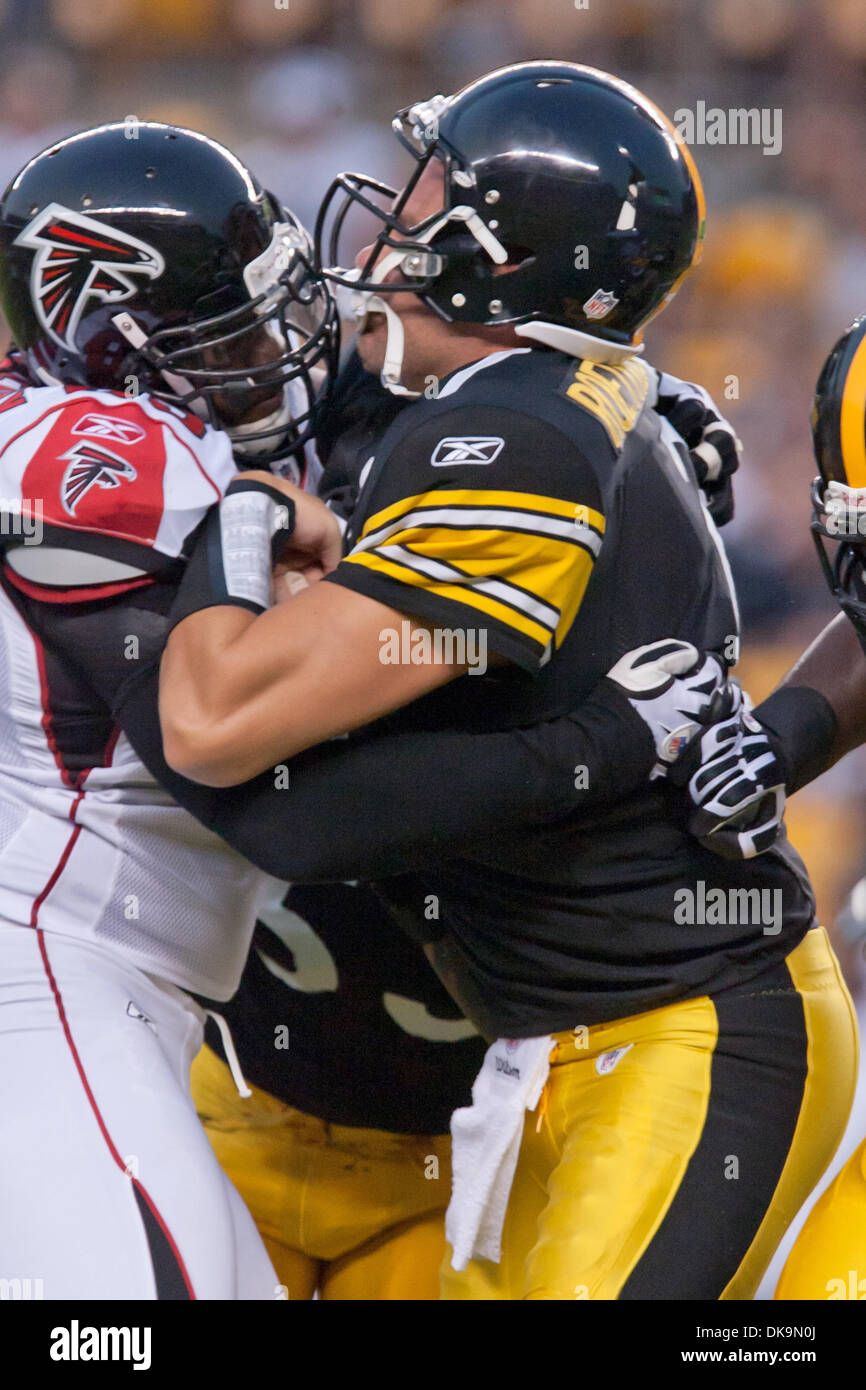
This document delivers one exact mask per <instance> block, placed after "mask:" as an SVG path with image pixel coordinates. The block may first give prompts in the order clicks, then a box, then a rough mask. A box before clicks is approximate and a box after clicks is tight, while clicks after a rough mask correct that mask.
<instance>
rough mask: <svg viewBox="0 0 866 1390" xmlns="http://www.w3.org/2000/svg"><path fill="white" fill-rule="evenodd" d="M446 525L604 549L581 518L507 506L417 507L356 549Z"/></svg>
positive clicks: (592, 548)
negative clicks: (400, 534)
mask: <svg viewBox="0 0 866 1390" xmlns="http://www.w3.org/2000/svg"><path fill="white" fill-rule="evenodd" d="M415 526H421V527H434V526H447V527H450V528H452V529H462V530H470V531H474V530H482V531H491V530H501V531H528V532H531V533H532V534H535V535H546V536H553V537H555V538H556V539H557V540H562V541H568V542H569V543H570V544H572V545H580V546H583V547H584V548H585V549H586V550H589V551H591V553H592V555H593V556H596V555H597V554H598V552H599V550H600V549H601V536H600V535H599V534H598V532H597V531H595V530H593V528H592V527H591V526H588V525H587V524H586V523H585V522H582V521H569V520H568V518H567V517H561V516H560V517H555V516H549V515H545V514H544V513H541V512H528V511H527V512H523V511H512V510H511V509H510V508H505V507H460V506H453V507H418V508H416V509H415V510H414V511H411V512H404V514H403V515H402V516H400V517H397V518H396V519H395V520H394V521H390V522H388V523H387V525H385V526H382V527H380V528H379V530H378V531H371V532H370V534H369V535H367V536H364V537H363V539H362V540H360V541H358V543H357V545H356V546H355V549H356V550H371V549H372V548H373V547H375V546H378V545H379V544H381V542H382V541H384V540H387V539H388V537H389V536H393V535H395V534H396V533H397V532H400V531H406V530H409V529H410V528H412V527H415Z"/></svg>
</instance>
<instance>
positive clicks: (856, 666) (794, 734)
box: [755, 613, 866, 792]
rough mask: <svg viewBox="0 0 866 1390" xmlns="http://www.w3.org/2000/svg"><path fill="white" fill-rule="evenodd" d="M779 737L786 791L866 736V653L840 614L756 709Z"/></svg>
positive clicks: (756, 714) (823, 769)
mask: <svg viewBox="0 0 866 1390" xmlns="http://www.w3.org/2000/svg"><path fill="white" fill-rule="evenodd" d="M755 717H756V718H757V719H759V720H760V722H761V723H762V724H765V725H766V726H767V727H768V728H770V729H772V731H773V733H774V734H775V735H776V737H777V738H778V740H779V745H780V751H781V754H782V756H783V759H784V762H785V768H786V774H787V775H786V782H787V785H788V790H789V792H794V791H798V790H799V788H800V787H803V786H805V785H806V784H807V782H811V781H812V780H813V779H814V778H815V777H818V776H820V774H821V773H822V772H825V771H826V770H827V768H828V767H832V765H833V764H834V763H835V762H838V760H839V759H840V758H842V757H844V756H845V754H846V753H850V752H851V750H852V748H857V747H859V745H860V744H861V743H863V742H864V741H866V656H864V654H863V649H862V647H861V645H860V641H859V639H858V637H857V633H856V631H855V629H854V627H853V626H852V624H851V623H850V622H849V621H848V619H847V617H846V616H845V614H844V613H840V614H839V615H838V616H837V617H835V618H834V619H833V621H832V622H831V623H828V624H827V626H826V627H825V628H824V630H823V631H822V632H821V633H819V635H818V636H817V637H816V638H815V640H814V642H813V643H812V644H811V646H810V647H808V648H807V650H806V651H805V652H804V653H803V655H802V656H801V657H800V658H799V659H798V660H797V661H796V663H795V664H794V665H793V666H792V667H791V670H790V671H788V672H787V674H786V675H785V676H783V678H782V680H781V682H780V684H779V686H778V688H777V689H776V690H775V691H774V692H773V694H772V695H770V696H769V697H768V699H766V700H764V701H763V703H762V704H760V705H758V706H757V707H756V709H755Z"/></svg>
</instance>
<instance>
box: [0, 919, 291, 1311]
mask: <svg viewBox="0 0 866 1390" xmlns="http://www.w3.org/2000/svg"><path fill="white" fill-rule="evenodd" d="M201 1041H202V1013H201V1010H200V1009H199V1008H198V1006H197V1005H196V1004H194V1002H193V1001H192V1000H191V999H189V998H188V997H187V996H186V995H185V994H183V992H182V991H181V990H178V989H175V988H174V987H173V986H171V985H164V984H160V983H157V982H156V981H155V980H153V979H151V978H150V977H149V976H147V975H144V974H143V973H142V972H141V971H140V970H138V969H137V968H136V967H134V966H130V965H127V964H126V963H125V962H123V961H121V960H119V959H118V958H116V957H114V956H112V955H110V954H109V953H108V952H106V951H103V950H101V949H100V948H99V947H98V946H92V945H90V944H89V943H84V942H80V941H76V940H74V939H71V938H67V937H62V936H57V935H48V934H46V933H44V932H41V931H37V930H33V929H30V928H28V927H21V926H10V925H7V924H0V1298H8V1297H10V1296H11V1297H20V1296H21V1295H20V1293H17V1292H16V1291H17V1290H18V1289H19V1288H23V1289H26V1290H34V1289H35V1290H38V1291H39V1292H38V1293H37V1294H36V1296H37V1297H39V1296H41V1297H44V1298H46V1299H156V1298H161V1299H172V1298H173V1299H183V1298H205V1299H273V1298H279V1297H280V1296H281V1293H280V1291H279V1281H278V1279H277V1276H276V1274H275V1272H274V1269H273V1266H272V1265H271V1262H270V1260H269V1258H268V1255H267V1253H266V1251H265V1248H264V1245H263V1244H262V1242H261V1240H260V1238H259V1235H258V1232H257V1231H256V1229H255V1226H254V1224H253V1221H252V1218H251V1217H250V1215H249V1212H248V1211H247V1209H246V1207H245V1206H244V1204H243V1202H242V1201H241V1199H240V1197H239V1195H238V1193H237V1192H236V1191H235V1189H234V1187H233V1186H232V1185H231V1183H230V1182H229V1180H228V1178H226V1177H225V1175H224V1174H223V1172H222V1170H221V1169H220V1167H219V1165H218V1163H217V1161H216V1158H215V1157H214V1154H213V1151H212V1149H211V1147H210V1144H209V1143H208V1140H207V1137H206V1135H205V1133H204V1130H203V1129H202V1127H201V1125H200V1123H199V1121H198V1118H197V1116H196V1113H195V1109H194V1107H193V1104H192V1100H191V1099H190V1094H189V1068H190V1064H191V1062H192V1059H193V1057H194V1056H195V1054H196V1052H197V1051H198V1049H199V1047H200V1046H201ZM4 1281H8V1282H4ZM16 1281H20V1283H19V1282H16ZM36 1281H40V1282H38V1283H37V1282H36ZM26 1296H27V1294H25V1297H26ZM30 1296H33V1294H32V1292H31V1294H30Z"/></svg>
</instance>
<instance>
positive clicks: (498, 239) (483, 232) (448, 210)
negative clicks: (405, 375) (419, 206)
mask: <svg viewBox="0 0 866 1390" xmlns="http://www.w3.org/2000/svg"><path fill="white" fill-rule="evenodd" d="M392 124H393V129H394V132H395V134H396V136H397V138H398V139H399V140H400V142H401V143H402V144H403V145H404V146H405V147H406V149H407V150H409V152H410V153H411V154H412V156H413V157H414V159H415V160H416V168H415V170H414V172H413V173H412V174H411V176H410V177H409V179H408V181H407V183H406V185H405V186H404V188H403V189H402V190H401V191H400V192H399V193H396V192H395V191H394V190H393V189H390V188H388V187H387V186H386V185H385V184H382V183H380V182H379V181H378V180H376V179H371V178H368V177H367V176H366V175H365V174H348V173H344V174H340V175H338V177H337V178H336V179H335V180H334V182H333V184H332V185H331V187H330V189H329V190H328V192H327V193H326V195H325V198H324V201H323V203H322V206H321V208H320V209H319V215H318V218H317V221H316V248H317V256H318V261H319V264H320V265H326V266H330V267H331V269H329V270H326V271H324V274H325V275H326V277H328V278H330V279H331V280H332V281H334V282H335V283H336V284H339V285H343V286H344V287H347V288H348V289H350V290H353V291H354V292H355V295H356V296H357V299H356V306H355V307H356V313H357V314H358V315H359V317H360V316H361V315H362V314H363V313H364V312H377V313H383V314H385V316H386V319H387V321H388V329H389V340H390V341H389V346H388V347H387V348H386V353H385V366H384V369H383V372H382V380H383V382H384V384H385V385H386V386H387V387H389V389H390V390H392V391H394V392H395V393H396V394H404V395H411V394H415V393H414V392H410V391H408V390H407V388H406V387H405V386H404V385H403V384H402V382H401V380H400V366H401V365H402V356H403V344H402V326H401V323H400V319H399V316H398V314H397V313H396V311H395V310H394V308H393V306H392V305H391V304H390V303H389V297H390V296H391V295H392V294H394V293H400V292H402V293H407V292H410V293H414V294H417V295H418V297H419V298H420V299H421V300H422V301H423V302H424V304H426V305H427V306H428V307H429V308H431V309H433V310H434V311H435V312H436V313H437V314H438V315H439V316H440V318H443V319H445V320H446V321H447V322H449V323H458V322H459V323H472V324H487V325H497V326H498V325H501V324H510V325H513V327H514V332H515V333H516V334H517V335H518V336H519V337H523V338H528V339H532V340H534V341H535V342H540V343H543V344H545V345H546V346H548V347H553V348H557V349H558V350H559V351H561V352H565V353H568V354H569V355H570V356H572V357H587V358H590V359H591V360H593V361H597V362H602V363H607V362H619V361H622V360H624V359H625V358H626V357H627V356H629V355H630V354H633V353H636V352H640V351H641V350H642V348H641V336H642V333H643V330H644V328H645V327H646V324H647V323H648V322H649V320H650V319H651V318H652V317H653V315H654V314H656V313H658V311H659V310H660V309H661V308H663V307H664V305H665V304H667V303H668V301H669V300H670V299H671V298H672V296H673V294H674V293H675V291H676V289H677V287H678V285H679V284H680V282H681V280H682V279H683V277H684V276H685V275H686V273H687V272H688V271H689V270H690V269H691V267H692V266H693V265H695V264H696V262H697V261H698V259H699V256H700V252H701V245H702V241H703V235H704V223H705V205H704V195H703V189H702V186H701V180H700V176H699V174H698V171H697V169H696V167H695V163H694V160H693V159H692V156H691V153H690V151H689V149H688V147H687V146H686V145H685V143H684V142H683V140H682V139H681V137H680V136H679V135H678V133H677V131H676V130H675V129H674V127H673V125H672V124H671V123H670V121H669V120H668V119H667V117H665V116H664V115H663V114H662V112H661V111H660V110H659V109H658V107H657V106H655V105H654V104H653V102H651V101H649V100H648V98H647V97H645V96H643V95H642V93H640V92H639V91H637V90H636V89H635V88H634V87H631V86H629V84H628V83H626V82H622V81H620V80H619V79H618V78H616V77H612V76H611V75H610V74H609V73H605V72H598V71H596V70H595V69H594V68H588V67H583V66H580V65H579V64H577V63H558V62H530V63H515V64H513V65H511V66H510V67H506V68H501V69H499V70H498V71H496V72H491V73H488V74H487V75H486V76H485V77H481V78H479V79H478V80H477V81H476V82H472V83H470V84H469V86H467V87H464V88H463V89H462V91H459V92H457V93H456V95H454V96H450V97H444V96H436V97H433V98H432V99H431V100H429V101H427V102H416V103H415V104H414V105H412V106H408V107H406V108H405V109H404V110H403V111H400V112H398V113H397V115H396V117H395V118H394V121H393V123H392ZM433 160H436V161H438V162H439V164H440V165H441V168H442V175H443V177H442V204H441V207H439V208H438V209H437V210H436V211H434V212H433V213H431V214H430V216H428V217H426V218H424V220H423V221H421V222H418V223H417V224H415V225H413V226H409V225H407V223H406V222H405V220H404V219H403V212H404V209H405V208H406V206H407V204H408V203H409V200H410V198H411V196H412V193H413V191H414V189H415V188H416V187H417V185H418V182H419V180H420V179H421V177H422V175H423V173H424V171H425V169H426V168H427V167H428V166H429V165H430V163H431V161H433ZM353 205H354V206H355V207H356V208H363V209H364V210H365V212H366V213H367V214H368V216H369V215H373V216H374V217H375V218H376V219H377V220H378V224H379V231H378V235H377V236H376V238H375V240H374V242H373V245H372V247H371V248H370V252H369V255H368V256H367V258H366V260H365V263H364V265H363V266H362V267H361V269H360V270H341V269H340V266H341V265H343V266H344V265H345V264H346V259H345V258H341V255H340V241H341V233H342V229H343V227H344V224H345V222H346V217H347V214H348V213H349V211H350V209H351V208H352V207H353Z"/></svg>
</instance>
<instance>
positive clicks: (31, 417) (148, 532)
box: [0, 378, 236, 570]
mask: <svg viewBox="0 0 866 1390" xmlns="http://www.w3.org/2000/svg"><path fill="white" fill-rule="evenodd" d="M7 387H8V388H9V393H8V394H5V395H4V391H5V390H6V388H7ZM235 472H236V465H235V463H234V460H233V457H232V450H231V442H230V440H229V438H228V436H227V435H225V434H222V433H220V432H219V431H217V430H213V429H211V428H210V427H209V426H207V425H204V424H203V423H202V422H201V421H200V420H197V419H196V418H195V417H194V416H189V415H187V414H186V413H185V412H182V411H178V410H176V409H175V408H174V407H172V406H167V405H165V404H164V403H162V402H160V401H156V400H154V399H153V398H152V397H150V396H139V397H130V398H127V397H124V396H122V395H119V394H118V393H115V392H110V391H86V390H80V389H77V388H75V389H70V388H65V387H62V386H56V387H54V386H50V387H31V386H28V387H23V388H21V387H14V389H13V383H12V382H11V381H9V380H8V379H5V378H0V515H2V519H3V520H4V526H3V529H2V537H3V538H4V539H5V538H6V537H10V536H14V535H15V528H14V520H15V515H16V514H17V515H18V517H19V519H24V518H30V520H31V532H32V531H33V529H34V527H35V526H36V524H37V523H38V527H39V534H40V536H41V538H42V539H44V540H45V541H46V542H47V543H50V544H53V545H70V544H71V545H73V546H74V547H75V548H77V549H90V548H93V549H94V550H95V551H96V552H97V553H100V554H104V555H106V554H107V555H109V557H110V558H113V559H117V560H120V561H125V562H129V563H133V564H137V565H141V566H143V567H144V568H146V569H148V570H152V569H154V568H159V567H160V564H161V563H162V562H163V561H164V560H165V559H166V558H168V559H169V560H171V559H175V558H177V556H179V555H180V554H181V552H182V550H183V545H184V542H185V540H186V538H187V536H188V535H189V534H190V532H191V531H193V530H194V529H195V527H196V526H197V525H198V523H199V522H200V521H201V519H202V517H203V516H204V515H205V512H206V511H207V509H208V508H209V507H210V506H212V505H213V504H214V503H215V502H217V501H218V500H219V498H220V497H221V496H222V494H223V492H224V491H225V489H226V487H227V486H228V483H229V481H230V479H231V477H232V476H233V474H234V473H235ZM25 538H26V543H29V544H36V543H38V542H37V541H36V540H34V539H33V536H32V534H31V535H30V537H29V538H28V537H27V534H26V532H25Z"/></svg>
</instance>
